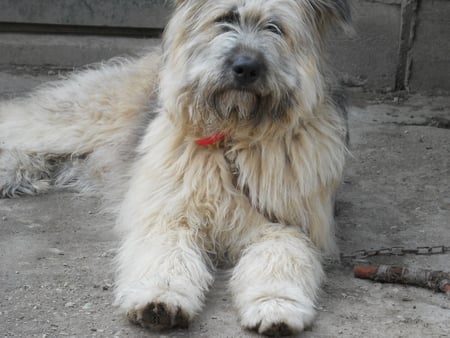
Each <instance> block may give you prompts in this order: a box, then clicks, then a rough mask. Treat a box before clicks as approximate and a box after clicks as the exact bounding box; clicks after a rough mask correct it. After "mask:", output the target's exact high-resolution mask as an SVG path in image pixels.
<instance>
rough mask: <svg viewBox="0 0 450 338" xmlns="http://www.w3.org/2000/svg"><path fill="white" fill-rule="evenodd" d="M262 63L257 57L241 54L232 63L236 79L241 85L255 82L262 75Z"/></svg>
mask: <svg viewBox="0 0 450 338" xmlns="http://www.w3.org/2000/svg"><path fill="white" fill-rule="evenodd" d="M262 68H263V67H262V63H261V62H260V61H259V60H257V59H256V58H251V57H248V56H239V57H237V58H236V59H235V60H234V61H233V63H232V64H231V69H232V71H233V75H234V79H235V80H236V81H237V82H238V83H239V84H241V85H248V84H251V83H253V82H255V81H256V80H257V79H258V78H259V76H260V75H261V70H262Z"/></svg>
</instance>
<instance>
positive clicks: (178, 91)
mask: <svg viewBox="0 0 450 338" xmlns="http://www.w3.org/2000/svg"><path fill="white" fill-rule="evenodd" d="M349 21H350V10H349V6H348V4H347V1H346V0H178V1H176V9H175V13H174V15H173V17H172V19H171V20H170V22H169V24H168V26H167V28H166V31H165V35H164V39H163V64H164V69H163V71H162V73H161V89H160V90H161V95H162V99H163V104H164V105H165V108H166V109H167V110H168V111H171V112H176V113H177V114H182V115H183V116H184V117H185V118H187V119H189V121H190V122H192V123H200V122H202V123H204V124H208V123H209V124H217V123H218V122H220V121H226V122H230V121H242V120H246V121H253V120H254V121H261V120H262V119H271V120H277V119H278V120H281V119H283V118H285V117H286V116H288V117H290V118H291V117H292V116H290V115H292V114H297V115H298V114H305V115H308V114H311V112H312V111H313V109H314V106H315V105H316V104H317V102H318V101H319V100H321V99H322V96H323V95H324V93H323V90H324V81H323V74H322V63H321V47H322V42H323V39H324V35H325V33H326V31H327V30H328V28H329V27H331V26H336V25H342V24H346V23H348V22H349Z"/></svg>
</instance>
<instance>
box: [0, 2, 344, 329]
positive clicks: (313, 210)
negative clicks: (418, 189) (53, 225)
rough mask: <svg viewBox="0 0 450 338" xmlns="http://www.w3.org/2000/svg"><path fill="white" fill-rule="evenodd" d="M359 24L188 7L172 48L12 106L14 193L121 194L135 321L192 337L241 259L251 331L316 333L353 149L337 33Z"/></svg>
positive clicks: (270, 5) (2, 153) (299, 7)
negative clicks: (223, 278) (329, 51)
mask: <svg viewBox="0 0 450 338" xmlns="http://www.w3.org/2000/svg"><path fill="white" fill-rule="evenodd" d="M348 20H349V10H348V5H347V3H346V1H344V0H340V1H339V0H334V1H333V0H278V1H275V0H265V1H261V0H259V1H258V0H246V1H244V0H217V1H216V0H215V1H212V0H184V1H177V2H176V8H175V12H174V15H173V17H172V19H171V21H170V22H169V24H168V27H167V29H166V31H165V34H164V38H163V44H162V50H161V51H159V50H156V51H154V52H152V53H149V54H148V55H146V56H145V57H142V58H139V59H135V60H121V61H115V62H112V63H110V64H108V65H106V66H103V67H101V68H98V69H93V70H88V71H85V72H81V73H79V74H76V75H73V76H72V77H71V78H69V79H68V80H65V81H62V82H58V83H56V84H53V85H49V86H47V87H45V88H43V89H40V90H38V91H37V92H35V93H34V94H32V95H31V96H30V97H28V98H22V99H17V100H13V101H9V102H3V103H1V104H0V196H3V197H14V196H18V195H21V194H36V193H41V192H46V191H48V190H49V189H51V188H53V187H65V186H71V187H77V188H80V189H88V188H89V187H92V186H95V184H97V185H98V183H100V185H101V186H102V188H101V189H102V190H103V191H105V192H108V191H115V192H116V194H118V195H119V196H121V198H123V202H122V203H121V207H120V212H119V216H118V227H119V229H120V231H121V232H122V233H123V236H124V240H123V244H122V246H121V249H120V252H119V255H118V278H117V287H116V291H115V292H116V297H117V304H118V305H119V306H121V307H122V308H123V309H124V310H125V311H126V312H127V313H128V317H129V319H130V320H131V321H132V322H135V323H137V324H140V325H142V326H144V327H149V328H171V327H186V326H187V325H188V323H189V322H190V321H191V320H192V318H194V316H195V315H196V314H197V313H198V312H199V311H200V310H201V308H202V305H203V302H204V298H205V293H206V292H207V290H208V288H209V286H210V285H211V283H212V281H213V272H214V266H215V264H216V263H217V262H218V261H221V260H227V261H229V262H232V263H234V264H235V267H234V269H233V272H232V278H231V284H230V285H231V292H232V295H233V299H234V303H235V305H236V308H237V310H238V312H239V315H240V318H241V322H242V325H243V326H244V327H247V328H251V329H255V330H257V331H258V332H260V333H264V334H267V335H287V334H292V333H295V332H298V331H301V330H303V329H304V328H305V327H306V326H308V325H310V324H311V322H312V320H313V318H314V315H315V309H314V306H315V301H316V295H317V291H318V289H319V287H320V282H321V280H322V277H323V271H322V267H321V262H320V261H321V259H320V255H319V250H324V251H325V252H328V253H332V252H335V251H336V247H335V244H334V231H333V204H334V195H335V191H336V188H337V187H338V185H339V182H340V179H341V175H342V170H343V166H344V157H345V153H346V146H345V138H346V123H345V119H344V117H343V111H342V109H341V108H340V107H339V106H338V105H337V104H336V102H334V101H333V99H332V90H331V86H330V85H329V83H328V81H326V78H327V77H328V76H326V74H327V72H326V71H325V68H324V65H323V62H322V57H321V56H322V54H323V52H322V45H323V38H324V34H325V32H326V30H327V28H328V27H329V26H331V25H332V24H343V23H346V22H347V21H348ZM150 121H152V122H151V123H150ZM135 149H137V153H136V152H135ZM128 163H133V164H132V165H128ZM127 177H130V179H127Z"/></svg>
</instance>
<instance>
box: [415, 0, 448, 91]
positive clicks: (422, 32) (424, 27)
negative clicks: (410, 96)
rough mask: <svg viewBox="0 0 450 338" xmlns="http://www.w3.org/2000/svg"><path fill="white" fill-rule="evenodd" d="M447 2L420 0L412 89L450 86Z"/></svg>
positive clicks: (446, 0) (443, 0)
mask: <svg viewBox="0 0 450 338" xmlns="http://www.w3.org/2000/svg"><path fill="white" fill-rule="evenodd" d="M449 18H450V2H449V1H448V0H434V1H422V2H421V5H420V8H419V21H418V25H417V27H416V39H415V42H414V46H413V50H412V70H411V78H410V82H409V87H410V89H411V90H417V91H420V90H433V89H438V88H439V89H445V90H450V19H449Z"/></svg>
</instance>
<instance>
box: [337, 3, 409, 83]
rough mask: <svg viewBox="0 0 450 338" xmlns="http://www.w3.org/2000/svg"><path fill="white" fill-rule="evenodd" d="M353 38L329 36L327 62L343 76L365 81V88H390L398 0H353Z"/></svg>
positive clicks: (395, 61)
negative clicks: (328, 56) (328, 59)
mask: <svg viewBox="0 0 450 338" xmlns="http://www.w3.org/2000/svg"><path fill="white" fill-rule="evenodd" d="M352 5H353V16H354V24H355V31H356V34H355V36H353V37H350V38H348V37H345V36H343V35H339V36H333V37H332V38H331V39H330V40H331V41H330V48H329V53H330V61H331V63H332V65H333V66H334V67H335V68H336V69H337V70H338V71H339V72H341V73H344V74H345V75H346V76H350V77H356V78H361V79H364V80H366V86H367V87H368V88H386V87H391V88H394V85H395V74H396V68H397V64H398V50H399V39H398V38H399V34H400V6H399V3H398V1H366V0H354V1H352Z"/></svg>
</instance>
